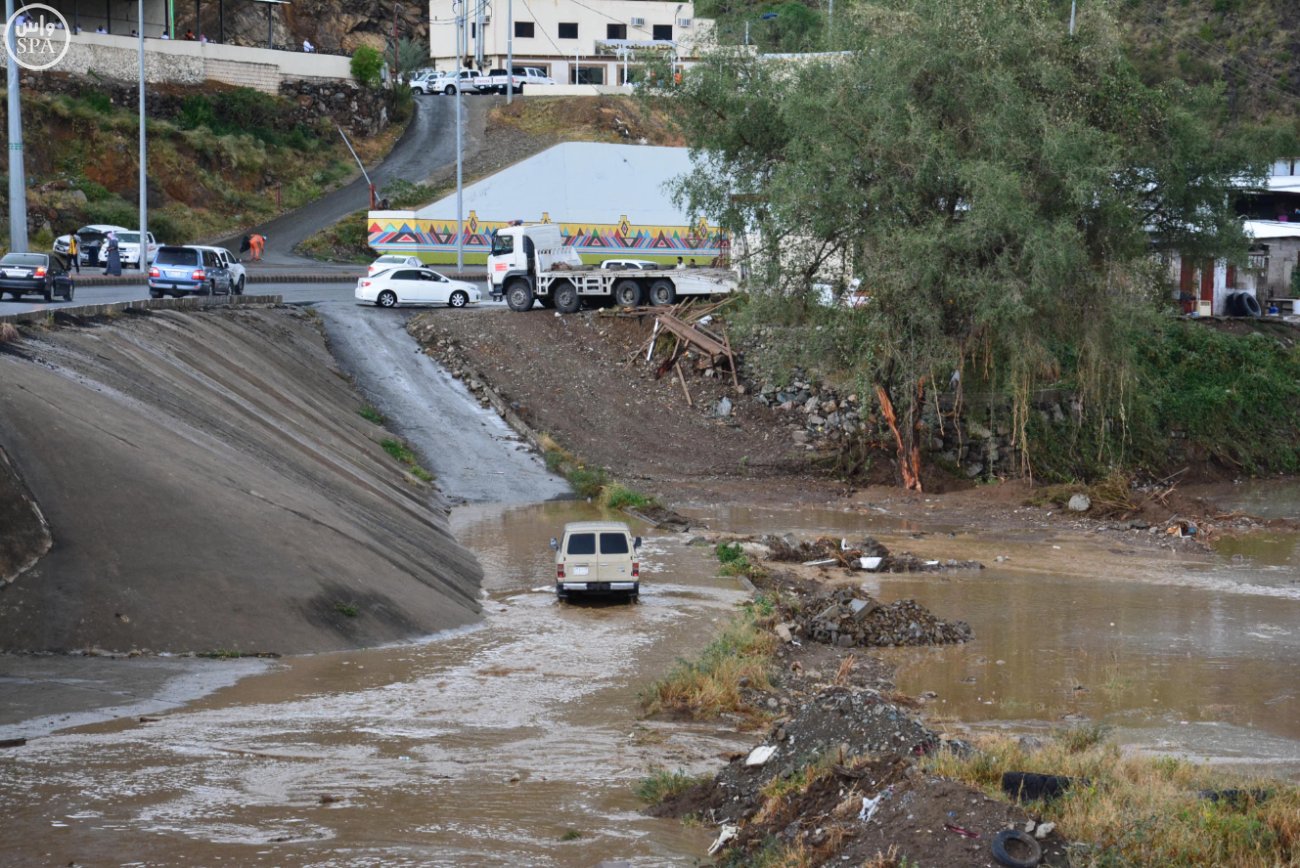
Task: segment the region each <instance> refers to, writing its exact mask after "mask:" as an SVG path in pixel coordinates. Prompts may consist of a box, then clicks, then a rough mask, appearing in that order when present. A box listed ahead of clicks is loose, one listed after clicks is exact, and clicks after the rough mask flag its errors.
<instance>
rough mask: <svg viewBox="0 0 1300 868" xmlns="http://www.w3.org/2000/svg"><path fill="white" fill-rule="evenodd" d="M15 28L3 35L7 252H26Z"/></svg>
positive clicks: (10, 2) (8, 7)
mask: <svg viewBox="0 0 1300 868" xmlns="http://www.w3.org/2000/svg"><path fill="white" fill-rule="evenodd" d="M13 17H14V0H5V20H6V21H12V20H13ZM15 29H16V28H13V27H10V28H8V29H7V32H6V33H5V49H6V50H7V51H8V52H9V56H8V57H7V58H5V59H6V60H7V61H9V63H8V67H9V75H8V86H9V250H10V252H11V253H26V252H27V172H26V169H25V168H24V166H23V113H22V103H21V100H20V99H19V98H18V63H17V62H16V61H15V60H14V58H15V57H17V56H18V38H17V35H16V34H15V33H14V30H15Z"/></svg>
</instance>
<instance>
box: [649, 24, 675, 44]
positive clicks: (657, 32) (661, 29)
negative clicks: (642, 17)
mask: <svg viewBox="0 0 1300 868" xmlns="http://www.w3.org/2000/svg"><path fill="white" fill-rule="evenodd" d="M651 38H652V39H662V40H664V41H666V42H672V40H673V26H672V25H671V24H656V25H655V26H654V32H653V33H652V34H651Z"/></svg>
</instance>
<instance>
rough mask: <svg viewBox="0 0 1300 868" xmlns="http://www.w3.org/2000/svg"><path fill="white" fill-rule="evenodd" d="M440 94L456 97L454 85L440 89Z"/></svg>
mask: <svg viewBox="0 0 1300 868" xmlns="http://www.w3.org/2000/svg"><path fill="white" fill-rule="evenodd" d="M442 92H443V93H445V94H446V95H447V96H455V95H456V85H454V84H449V85H447V86H446V87H444V88H443V89H442Z"/></svg>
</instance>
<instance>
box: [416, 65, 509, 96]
mask: <svg viewBox="0 0 1300 868" xmlns="http://www.w3.org/2000/svg"><path fill="white" fill-rule="evenodd" d="M526 80H527V79H526V78H525V77H524V76H522V75H511V74H509V73H508V72H506V71H505V70H504V69H493V70H490V71H488V73H487V74H486V75H484V74H483V73H480V72H476V71H475V70H472V69H462V70H461V71H460V72H458V73H456V74H455V75H452V74H451V73H447V74H445V75H443V76H442V77H441V78H438V79H437V80H436V82H434V85H433V86H432V87H431V88H430V89H431V90H433V92H434V93H444V94H446V95H447V96H455V95H456V91H457V90H462V91H464V92H465V93H505V92H506V88H507V87H510V86H512V85H513V86H514V89H515V93H521V92H522V91H523V89H524V82H525V81H526Z"/></svg>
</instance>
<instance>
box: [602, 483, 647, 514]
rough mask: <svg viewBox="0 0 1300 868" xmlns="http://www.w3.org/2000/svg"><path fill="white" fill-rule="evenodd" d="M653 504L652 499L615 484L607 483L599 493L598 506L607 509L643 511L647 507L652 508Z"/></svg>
mask: <svg viewBox="0 0 1300 868" xmlns="http://www.w3.org/2000/svg"><path fill="white" fill-rule="evenodd" d="M655 503H656V501H655V499H654V498H653V497H650V496H649V495H646V494H642V493H641V492H639V491H634V490H633V489H631V488H627V487H626V486H624V485H621V484H619V483H617V482H611V483H608V484H607V485H606V486H605V487H604V488H603V489H602V490H601V492H600V504H601V506H604V507H606V508H607V509H623V508H625V507H631V508H632V509H644V508H645V507H647V506H654V505H655Z"/></svg>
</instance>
